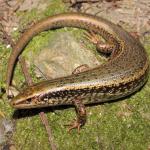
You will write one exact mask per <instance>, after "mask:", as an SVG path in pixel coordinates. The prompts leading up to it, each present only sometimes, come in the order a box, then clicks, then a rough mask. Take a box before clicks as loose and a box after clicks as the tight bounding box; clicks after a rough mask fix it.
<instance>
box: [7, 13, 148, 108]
mask: <svg viewBox="0 0 150 150" xmlns="http://www.w3.org/2000/svg"><path fill="white" fill-rule="evenodd" d="M65 26H67V27H78V28H83V29H86V30H88V31H94V32H95V33H98V34H100V35H101V36H102V37H103V38H104V39H105V40H106V41H107V42H108V43H109V44H111V45H112V44H113V45H115V51H114V52H113V54H112V55H111V57H110V60H109V61H108V62H107V63H105V64H102V65H101V66H99V67H97V68H94V69H92V70H88V71H86V72H82V73H79V74H75V75H70V76H67V77H64V78H58V79H54V80H51V81H44V82H41V83H38V84H36V85H34V86H32V87H30V88H28V89H26V90H24V92H23V93H21V94H19V95H18V96H16V97H15V98H14V99H13V101H12V102H11V104H12V105H13V107H15V108H32V107H47V106H48V105H50V106H51V105H52V106H53V105H62V104H72V100H73V99H75V98H77V97H80V98H81V99H83V102H84V103H85V104H87V103H97V102H104V101H109V100H115V99H118V98H121V97H124V96H127V95H129V94H131V93H133V92H135V91H136V90H138V89H139V88H140V87H141V86H142V85H144V83H145V82H146V80H147V78H148V70H149V64H148V58H147V55H146V53H145V50H144V48H143V46H142V45H141V44H140V43H139V41H137V40H136V39H134V38H133V37H132V36H131V35H129V34H128V33H127V32H126V31H125V30H123V29H122V28H121V27H119V26H117V25H115V24H113V23H111V22H109V21H107V20H105V19H102V18H98V17H93V16H91V15H85V14H77V13H68V14H60V15H56V16H52V17H49V18H47V19H45V20H43V21H41V22H39V23H37V24H35V25H34V26H33V27H31V28H30V29H29V30H28V31H26V32H25V33H24V34H23V35H22V37H21V38H20V39H19V41H18V42H17V44H16V46H15V48H14V50H13V52H12V53H11V56H10V59H9V63H8V71H7V86H8V87H9V84H10V81H11V77H12V70H13V66H14V64H15V62H16V59H17V58H18V56H19V54H20V53H21V52H22V50H23V49H24V47H25V46H26V45H27V44H28V42H29V41H30V40H31V39H32V37H34V36H35V35H37V34H38V33H39V32H42V31H44V30H48V29H54V28H60V27H65ZM31 98H32V99H34V100H31Z"/></svg>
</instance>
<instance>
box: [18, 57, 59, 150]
mask: <svg viewBox="0 0 150 150" xmlns="http://www.w3.org/2000/svg"><path fill="white" fill-rule="evenodd" d="M19 62H20V64H21V68H22V71H23V74H24V77H25V79H26V82H27V84H28V85H29V86H31V85H33V81H32V78H31V76H30V74H29V71H28V67H27V65H26V62H25V59H24V58H22V57H21V58H19ZM39 115H40V118H41V121H42V123H43V125H44V126H45V129H46V132H47V134H48V140H49V143H50V146H51V149H52V150H56V146H55V144H54V142H53V138H52V132H51V128H50V126H49V124H48V119H47V116H46V115H45V113H44V112H40V113H39Z"/></svg>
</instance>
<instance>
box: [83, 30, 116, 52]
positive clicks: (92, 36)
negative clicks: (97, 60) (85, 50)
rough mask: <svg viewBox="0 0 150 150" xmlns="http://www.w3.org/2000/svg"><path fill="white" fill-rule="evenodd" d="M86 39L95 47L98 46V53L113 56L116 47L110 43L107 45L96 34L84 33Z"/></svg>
mask: <svg viewBox="0 0 150 150" xmlns="http://www.w3.org/2000/svg"><path fill="white" fill-rule="evenodd" d="M84 35H85V38H86V39H87V40H89V41H90V42H92V43H93V44H94V45H96V49H97V51H98V52H100V53H103V54H111V53H112V52H113V51H114V49H115V45H113V44H110V43H105V42H103V41H102V40H101V39H100V38H99V37H98V35H97V34H95V33H94V32H92V31H91V32H85V33H84Z"/></svg>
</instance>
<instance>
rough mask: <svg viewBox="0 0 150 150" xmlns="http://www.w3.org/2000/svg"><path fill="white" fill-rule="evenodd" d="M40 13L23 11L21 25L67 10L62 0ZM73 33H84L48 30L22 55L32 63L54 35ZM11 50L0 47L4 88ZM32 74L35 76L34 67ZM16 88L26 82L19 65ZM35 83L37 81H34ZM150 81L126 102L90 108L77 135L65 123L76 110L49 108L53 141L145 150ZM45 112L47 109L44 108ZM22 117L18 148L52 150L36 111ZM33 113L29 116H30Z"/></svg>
mask: <svg viewBox="0 0 150 150" xmlns="http://www.w3.org/2000/svg"><path fill="white" fill-rule="evenodd" d="M36 12H37V10H36V9H33V10H31V11H30V12H26V13H24V12H22V13H20V14H18V15H20V16H21V15H22V16H24V17H23V18H24V19H22V22H21V24H22V25H26V24H28V23H29V22H30V21H31V20H33V19H35V18H36V19H37V18H44V17H46V16H49V15H53V14H56V13H60V12H65V7H64V5H62V3H61V2H60V0H55V1H52V3H51V4H49V6H48V7H47V9H46V10H45V11H43V13H42V14H41V16H38V15H36ZM66 30H67V31H68V30H69V31H71V32H72V33H74V34H75V36H76V37H77V38H79V39H81V36H82V35H83V31H82V30H77V29H69V28H64V29H61V30H59V31H58V30H56V31H47V32H43V33H41V34H39V35H38V36H36V37H35V38H33V40H32V41H31V42H30V43H29V44H28V46H27V47H26V49H25V51H24V53H23V55H24V56H25V57H26V58H28V59H30V60H31V58H30V57H31V56H32V53H34V52H37V51H39V50H40V49H41V48H42V47H43V46H46V45H47V44H48V41H49V40H53V37H54V34H55V32H65V31H66ZM18 35H19V34H18V32H15V33H14V37H18ZM88 47H89V48H94V47H93V45H88ZM145 47H146V50H147V52H148V54H149V56H150V46H149V45H146V46H145ZM9 53H10V49H7V48H6V47H5V46H4V45H2V44H0V58H1V59H0V65H1V68H0V71H1V74H0V86H1V87H5V82H4V81H5V73H6V64H7V59H8V56H9ZM30 72H31V74H32V76H33V77H34V75H33V66H31V69H30ZM14 80H15V82H16V85H17V86H18V85H19V86H20V85H21V82H24V78H23V76H22V73H21V69H20V67H19V66H18V67H17V69H16V71H15V79H14ZM34 80H35V81H36V79H35V78H34ZM149 97H150V80H148V82H147V84H146V85H145V86H144V88H142V89H141V90H140V91H139V92H137V93H136V94H134V95H132V96H131V97H128V98H126V99H124V101H119V102H114V103H108V104H107V103H106V104H104V105H97V106H93V107H87V113H88V120H87V123H86V125H85V126H84V127H83V129H82V130H81V132H80V134H77V132H76V131H75V130H73V131H72V132H71V133H70V134H69V133H67V130H66V127H65V126H64V125H65V124H68V123H69V122H70V121H71V120H72V119H73V118H74V117H75V111H74V109H73V108H68V109H63V108H62V107H60V108H62V110H61V109H56V110H55V113H54V112H52V110H51V109H50V110H48V109H46V111H48V112H47V113H46V115H47V117H48V121H49V124H50V127H51V129H52V134H53V137H54V142H55V143H56V145H57V148H58V149H60V150H64V149H71V150H77V149H78V150H84V149H88V150H99V149H117V150H120V149H126V150H134V149H140V150H145V149H148V148H149V147H150V118H149V116H150V110H149V106H150V101H149ZM6 100H7V98H6V95H3V96H2V98H1V99H0V110H1V111H2V112H4V113H5V114H6V116H8V117H12V115H13V112H14V110H13V109H12V108H11V107H10V106H9V103H8V101H6ZM44 110H45V109H44ZM18 114H19V115H20V116H22V115H23V116H26V117H21V118H20V119H17V120H16V129H15V132H14V135H13V142H14V143H15V145H16V147H17V149H24V150H30V149H37V150H46V149H49V147H50V146H49V142H48V137H47V133H46V130H45V128H44V126H43V125H42V123H41V120H40V117H39V115H38V113H37V110H30V111H29V110H26V111H25V110H24V111H19V112H18ZM29 114H30V116H29Z"/></svg>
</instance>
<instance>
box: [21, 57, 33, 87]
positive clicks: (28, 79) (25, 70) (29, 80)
mask: <svg viewBox="0 0 150 150" xmlns="http://www.w3.org/2000/svg"><path fill="white" fill-rule="evenodd" d="M19 62H20V65H21V68H22V72H23V74H24V77H25V80H26V82H27V84H28V86H31V85H33V81H32V78H31V76H30V74H29V71H28V70H29V69H28V67H27V65H26V62H25V58H24V57H19Z"/></svg>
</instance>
